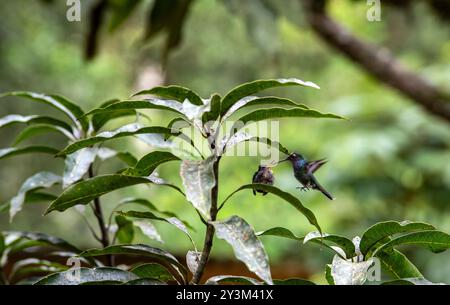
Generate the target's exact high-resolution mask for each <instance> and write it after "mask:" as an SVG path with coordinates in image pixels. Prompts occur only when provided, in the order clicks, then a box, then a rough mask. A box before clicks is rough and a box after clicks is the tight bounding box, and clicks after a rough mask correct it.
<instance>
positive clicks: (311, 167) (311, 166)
mask: <svg viewBox="0 0 450 305" xmlns="http://www.w3.org/2000/svg"><path fill="white" fill-rule="evenodd" d="M325 163H327V160H325V159H320V160H316V161H311V162H308V163H307V164H306V171H307V172H308V174H313V173H314V172H315V171H316V170H318V169H319V168H320V167H321V166H322V165H324V164H325Z"/></svg>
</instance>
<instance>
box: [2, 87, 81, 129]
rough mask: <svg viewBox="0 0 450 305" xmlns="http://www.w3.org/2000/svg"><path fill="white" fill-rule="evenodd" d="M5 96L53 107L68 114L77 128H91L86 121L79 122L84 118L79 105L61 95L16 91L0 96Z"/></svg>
mask: <svg viewBox="0 0 450 305" xmlns="http://www.w3.org/2000/svg"><path fill="white" fill-rule="evenodd" d="M5 96H20V97H24V98H28V99H31V100H33V101H36V102H41V103H45V104H48V105H51V106H52V107H54V108H56V109H58V110H60V111H62V112H63V113H64V114H66V115H67V116H68V117H69V118H70V119H71V120H72V121H73V122H74V123H75V125H76V126H80V125H81V128H82V129H83V130H85V131H86V130H88V128H89V123H88V122H87V120H86V119H80V120H79V121H78V120H77V118H79V117H81V116H83V114H84V112H83V110H82V109H81V108H80V107H79V106H78V105H76V104H75V103H73V102H71V101H69V100H68V99H66V98H65V97H62V96H59V95H46V94H41V93H36V92H26V91H21V92H20V91H16V92H8V93H4V94H2V95H0V98H1V97H5Z"/></svg>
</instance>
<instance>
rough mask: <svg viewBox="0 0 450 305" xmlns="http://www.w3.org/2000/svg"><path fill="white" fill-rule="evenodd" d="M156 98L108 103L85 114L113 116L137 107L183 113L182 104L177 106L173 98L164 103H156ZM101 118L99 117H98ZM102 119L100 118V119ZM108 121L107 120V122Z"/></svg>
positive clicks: (103, 116) (101, 116)
mask: <svg viewBox="0 0 450 305" xmlns="http://www.w3.org/2000/svg"><path fill="white" fill-rule="evenodd" d="M155 101H156V99H152V100H145V101H138V100H136V101H119V102H115V103H112V104H110V105H106V106H103V107H100V108H95V109H92V110H91V111H89V112H87V113H86V114H85V116H88V115H93V117H97V118H104V119H106V118H107V117H110V116H111V118H113V116H114V115H115V114H120V113H122V114H123V113H125V112H130V111H136V109H160V110H168V111H172V112H176V113H179V114H183V113H182V112H180V110H181V105H177V106H178V107H176V106H175V103H176V104H178V103H177V102H175V101H171V100H167V101H166V100H164V103H163V102H162V101H163V100H159V101H161V103H158V104H157V103H155ZM168 105H171V106H172V107H169V106H168ZM98 120H99V119H98ZM99 121H100V120H99ZM105 123H106V122H105Z"/></svg>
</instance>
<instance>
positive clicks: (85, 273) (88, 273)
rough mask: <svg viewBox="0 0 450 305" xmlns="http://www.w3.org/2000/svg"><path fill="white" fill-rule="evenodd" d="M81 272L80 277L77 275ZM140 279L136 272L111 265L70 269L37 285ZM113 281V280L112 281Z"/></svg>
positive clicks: (48, 277)
mask: <svg viewBox="0 0 450 305" xmlns="http://www.w3.org/2000/svg"><path fill="white" fill-rule="evenodd" d="M77 271H78V272H79V276H80V277H79V278H78V277H77ZM135 279H138V277H137V275H135V274H134V273H131V272H128V271H125V270H121V269H117V268H111V267H98V268H92V269H88V268H79V269H69V270H67V271H64V272H59V273H55V274H52V275H49V276H47V277H44V278H43V279H42V280H40V281H38V282H37V283H35V285H80V284H83V283H88V282H96V285H98V284H99V282H104V281H107V282H109V283H107V284H110V283H112V282H128V281H131V280H135ZM111 281H112V282H111Z"/></svg>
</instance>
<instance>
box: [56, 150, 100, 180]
mask: <svg viewBox="0 0 450 305" xmlns="http://www.w3.org/2000/svg"><path fill="white" fill-rule="evenodd" d="M97 152H98V148H92V147H86V148H83V149H80V150H78V151H76V152H74V153H73V154H70V155H68V156H67V157H66V159H65V165H64V175H63V188H67V187H68V186H70V185H72V184H74V183H75V182H77V181H78V180H80V179H82V178H83V176H84V175H85V174H86V173H87V172H88V171H89V168H90V167H91V165H92V164H93V163H94V160H95V157H96V156H97Z"/></svg>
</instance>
